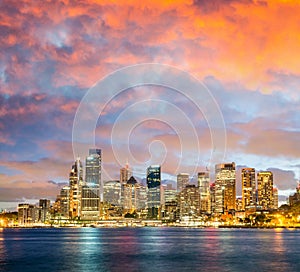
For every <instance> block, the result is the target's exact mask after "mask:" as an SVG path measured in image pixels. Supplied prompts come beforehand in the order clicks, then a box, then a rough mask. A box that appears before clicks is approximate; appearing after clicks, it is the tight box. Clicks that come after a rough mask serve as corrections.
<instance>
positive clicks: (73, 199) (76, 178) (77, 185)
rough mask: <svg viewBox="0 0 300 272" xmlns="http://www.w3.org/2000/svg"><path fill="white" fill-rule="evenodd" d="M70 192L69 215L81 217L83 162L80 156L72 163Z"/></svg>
mask: <svg viewBox="0 0 300 272" xmlns="http://www.w3.org/2000/svg"><path fill="white" fill-rule="evenodd" d="M69 183H70V192H69V197H70V201H69V203H70V204H69V208H70V210H69V217H70V218H72V219H73V218H79V217H80V213H81V187H82V183H83V179H82V164H81V161H80V159H79V158H77V159H76V161H75V163H74V164H73V165H72V169H71V171H70V175H69Z"/></svg>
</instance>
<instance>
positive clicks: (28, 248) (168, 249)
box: [0, 228, 300, 272]
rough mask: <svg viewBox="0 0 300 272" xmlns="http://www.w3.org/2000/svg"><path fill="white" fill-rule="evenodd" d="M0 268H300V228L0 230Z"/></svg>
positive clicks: (37, 269)
mask: <svg viewBox="0 0 300 272" xmlns="http://www.w3.org/2000/svg"><path fill="white" fill-rule="evenodd" d="M0 270H1V271H23V272H27V271H30V272H31V271H92V272H95V271H122V272H127V271H151V272H152V271H154V272H158V271H190V272H192V271H257V272H261V271H272V272H275V271H300V230H284V229H282V230H272V229H271V230H267V229H185V228H106V229H96V228H78V229H72V228H60V229H50V228H49V229H4V230H1V231H0Z"/></svg>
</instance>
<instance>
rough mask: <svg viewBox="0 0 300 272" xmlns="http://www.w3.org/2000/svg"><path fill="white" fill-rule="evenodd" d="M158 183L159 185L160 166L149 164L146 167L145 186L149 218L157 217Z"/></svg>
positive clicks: (158, 202)
mask: <svg viewBox="0 0 300 272" xmlns="http://www.w3.org/2000/svg"><path fill="white" fill-rule="evenodd" d="M160 185H161V172H160V166H159V165H151V166H149V167H148V168H147V187H148V216H149V217H150V218H158V217H159V209H160Z"/></svg>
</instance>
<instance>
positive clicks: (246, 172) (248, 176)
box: [241, 168, 256, 210]
mask: <svg viewBox="0 0 300 272" xmlns="http://www.w3.org/2000/svg"><path fill="white" fill-rule="evenodd" d="M241 173H242V210H246V209H250V208H253V207H255V206H256V181H255V169H254V168H243V169H242V172H241Z"/></svg>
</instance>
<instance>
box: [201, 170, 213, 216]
mask: <svg viewBox="0 0 300 272" xmlns="http://www.w3.org/2000/svg"><path fill="white" fill-rule="evenodd" d="M209 186H210V185H209V172H199V173H198V188H199V193H200V211H201V212H202V213H211V203H210V187H209Z"/></svg>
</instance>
